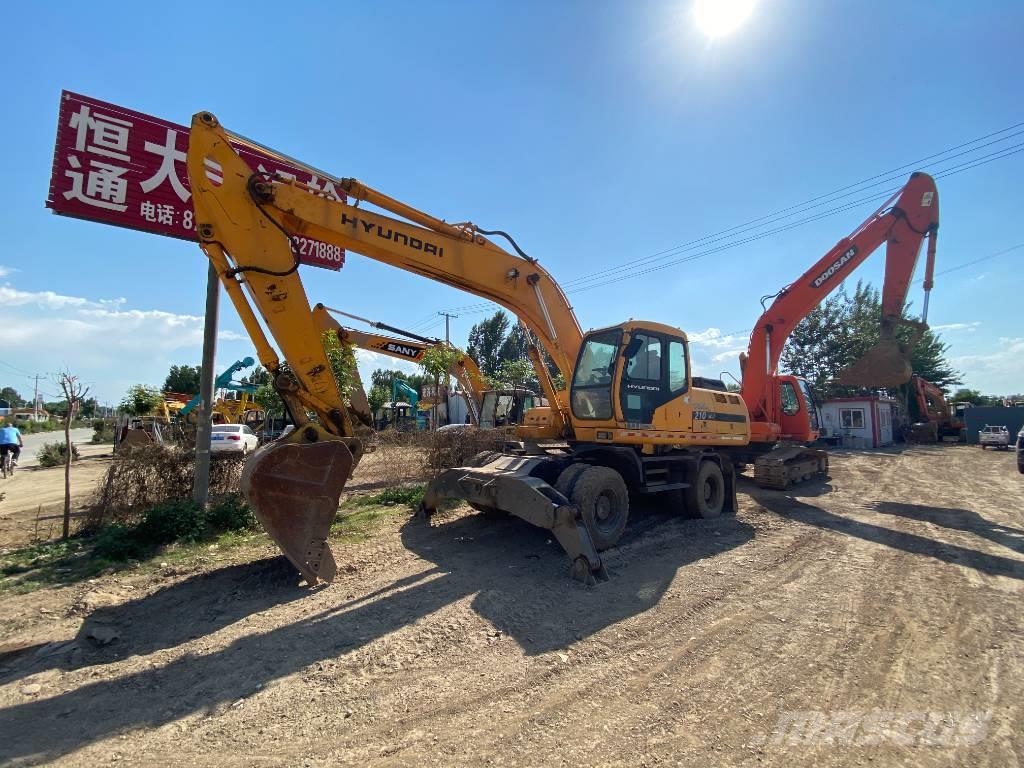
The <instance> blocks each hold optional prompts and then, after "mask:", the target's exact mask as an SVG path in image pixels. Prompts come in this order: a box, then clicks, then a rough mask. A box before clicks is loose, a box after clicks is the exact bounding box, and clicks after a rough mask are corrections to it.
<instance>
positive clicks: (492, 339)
mask: <svg viewBox="0 0 1024 768" xmlns="http://www.w3.org/2000/svg"><path fill="white" fill-rule="evenodd" d="M508 330H509V320H508V315H507V314H505V311H504V310H501V309H499V310H498V311H497V312H495V313H494V315H493V316H492V317H488V318H487V319H485V320H481V321H480V322H479V323H477V324H476V325H474V326H473V327H472V328H471V329H470V331H469V346H468V347H467V349H466V353H467V354H468V355H469V356H470V357H472V358H473V359H474V360H476V364H477V365H478V366H480V370H481V371H482V372H483V374H484V375H485V376H492V377H493V376H494V375H495V374H497V373H498V368H499V366H500V365H501V360H502V357H501V351H502V347H503V346H504V344H505V334H506V333H508Z"/></svg>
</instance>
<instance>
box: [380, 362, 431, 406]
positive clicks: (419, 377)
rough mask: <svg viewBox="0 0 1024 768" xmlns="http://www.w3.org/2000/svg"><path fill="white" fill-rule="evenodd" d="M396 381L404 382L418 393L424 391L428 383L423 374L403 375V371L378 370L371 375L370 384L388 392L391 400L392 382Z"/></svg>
mask: <svg viewBox="0 0 1024 768" xmlns="http://www.w3.org/2000/svg"><path fill="white" fill-rule="evenodd" d="M395 379H398V380H399V381H404V382H405V383H406V384H408V385H409V386H410V387H412V388H413V389H415V390H416V391H417V392H419V391H420V390H422V389H423V385H424V384H425V383H427V377H426V376H424V375H423V374H421V373H403V372H402V371H393V370H388V369H386V368H377V369H376V370H374V372H373V373H371V374H370V384H371V385H372V386H374V387H380V388H381V389H383V390H384V391H385V392H387V393H388V400H390V399H391V382H392V381H394V380H395Z"/></svg>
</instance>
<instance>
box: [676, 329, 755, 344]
mask: <svg viewBox="0 0 1024 768" xmlns="http://www.w3.org/2000/svg"><path fill="white" fill-rule="evenodd" d="M686 338H687V339H689V340H690V343H691V344H696V345H698V346H704V347H712V348H714V349H722V348H724V347H735V346H736V345H737V344H740V343H742V342H743V341H744V340H745V339H744V337H743V336H740V335H739V334H735V333H733V334H729V335H727V336H723V335H722V332H721V331H720V330H719V329H718V328H708V329H707V330H705V331H697V332H696V333H687V334H686Z"/></svg>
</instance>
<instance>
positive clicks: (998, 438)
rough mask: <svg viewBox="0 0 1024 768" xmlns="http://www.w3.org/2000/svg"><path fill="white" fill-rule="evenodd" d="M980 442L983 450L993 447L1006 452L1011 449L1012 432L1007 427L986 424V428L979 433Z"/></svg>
mask: <svg viewBox="0 0 1024 768" xmlns="http://www.w3.org/2000/svg"><path fill="white" fill-rule="evenodd" d="M978 442H979V443H980V444H981V448H982V450H984V449H985V448H986V447H989V446H991V447H992V448H996V449H999V450H1003V451H1005V450H1008V449H1009V447H1010V432H1009V430H1007V429H1006V427H1005V426H1002V425H1000V426H994V425H991V424H986V425H985V428H984V429H982V430H981V431H980V432H978Z"/></svg>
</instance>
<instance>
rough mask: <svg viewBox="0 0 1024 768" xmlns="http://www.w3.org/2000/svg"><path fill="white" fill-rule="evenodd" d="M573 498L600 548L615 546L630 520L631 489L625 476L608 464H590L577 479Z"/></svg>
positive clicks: (597, 546)
mask: <svg viewBox="0 0 1024 768" xmlns="http://www.w3.org/2000/svg"><path fill="white" fill-rule="evenodd" d="M559 479H561V478H559ZM571 500H572V503H573V504H575V505H576V507H577V509H579V511H580V515H582V517H583V521H584V522H585V523H586V526H587V530H588V531H590V537H591V538H592V539H593V541H594V547H595V548H596V549H597V551H598V552H601V551H603V550H605V549H608V548H609V547H613V546H615V543H616V542H617V541H618V540H619V537H621V536H622V532H623V531H624V530H626V523H627V522H628V521H629V491H627V490H626V483H625V481H624V480H623V479H622V475H620V474H619V473H618V472H616V471H615V470H614V469H609V468H608V467H587V468H586V469H585V470H584V471H583V472H581V473H580V475H579V477H578V478H576V484H575V486H573V489H572V498H571Z"/></svg>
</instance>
